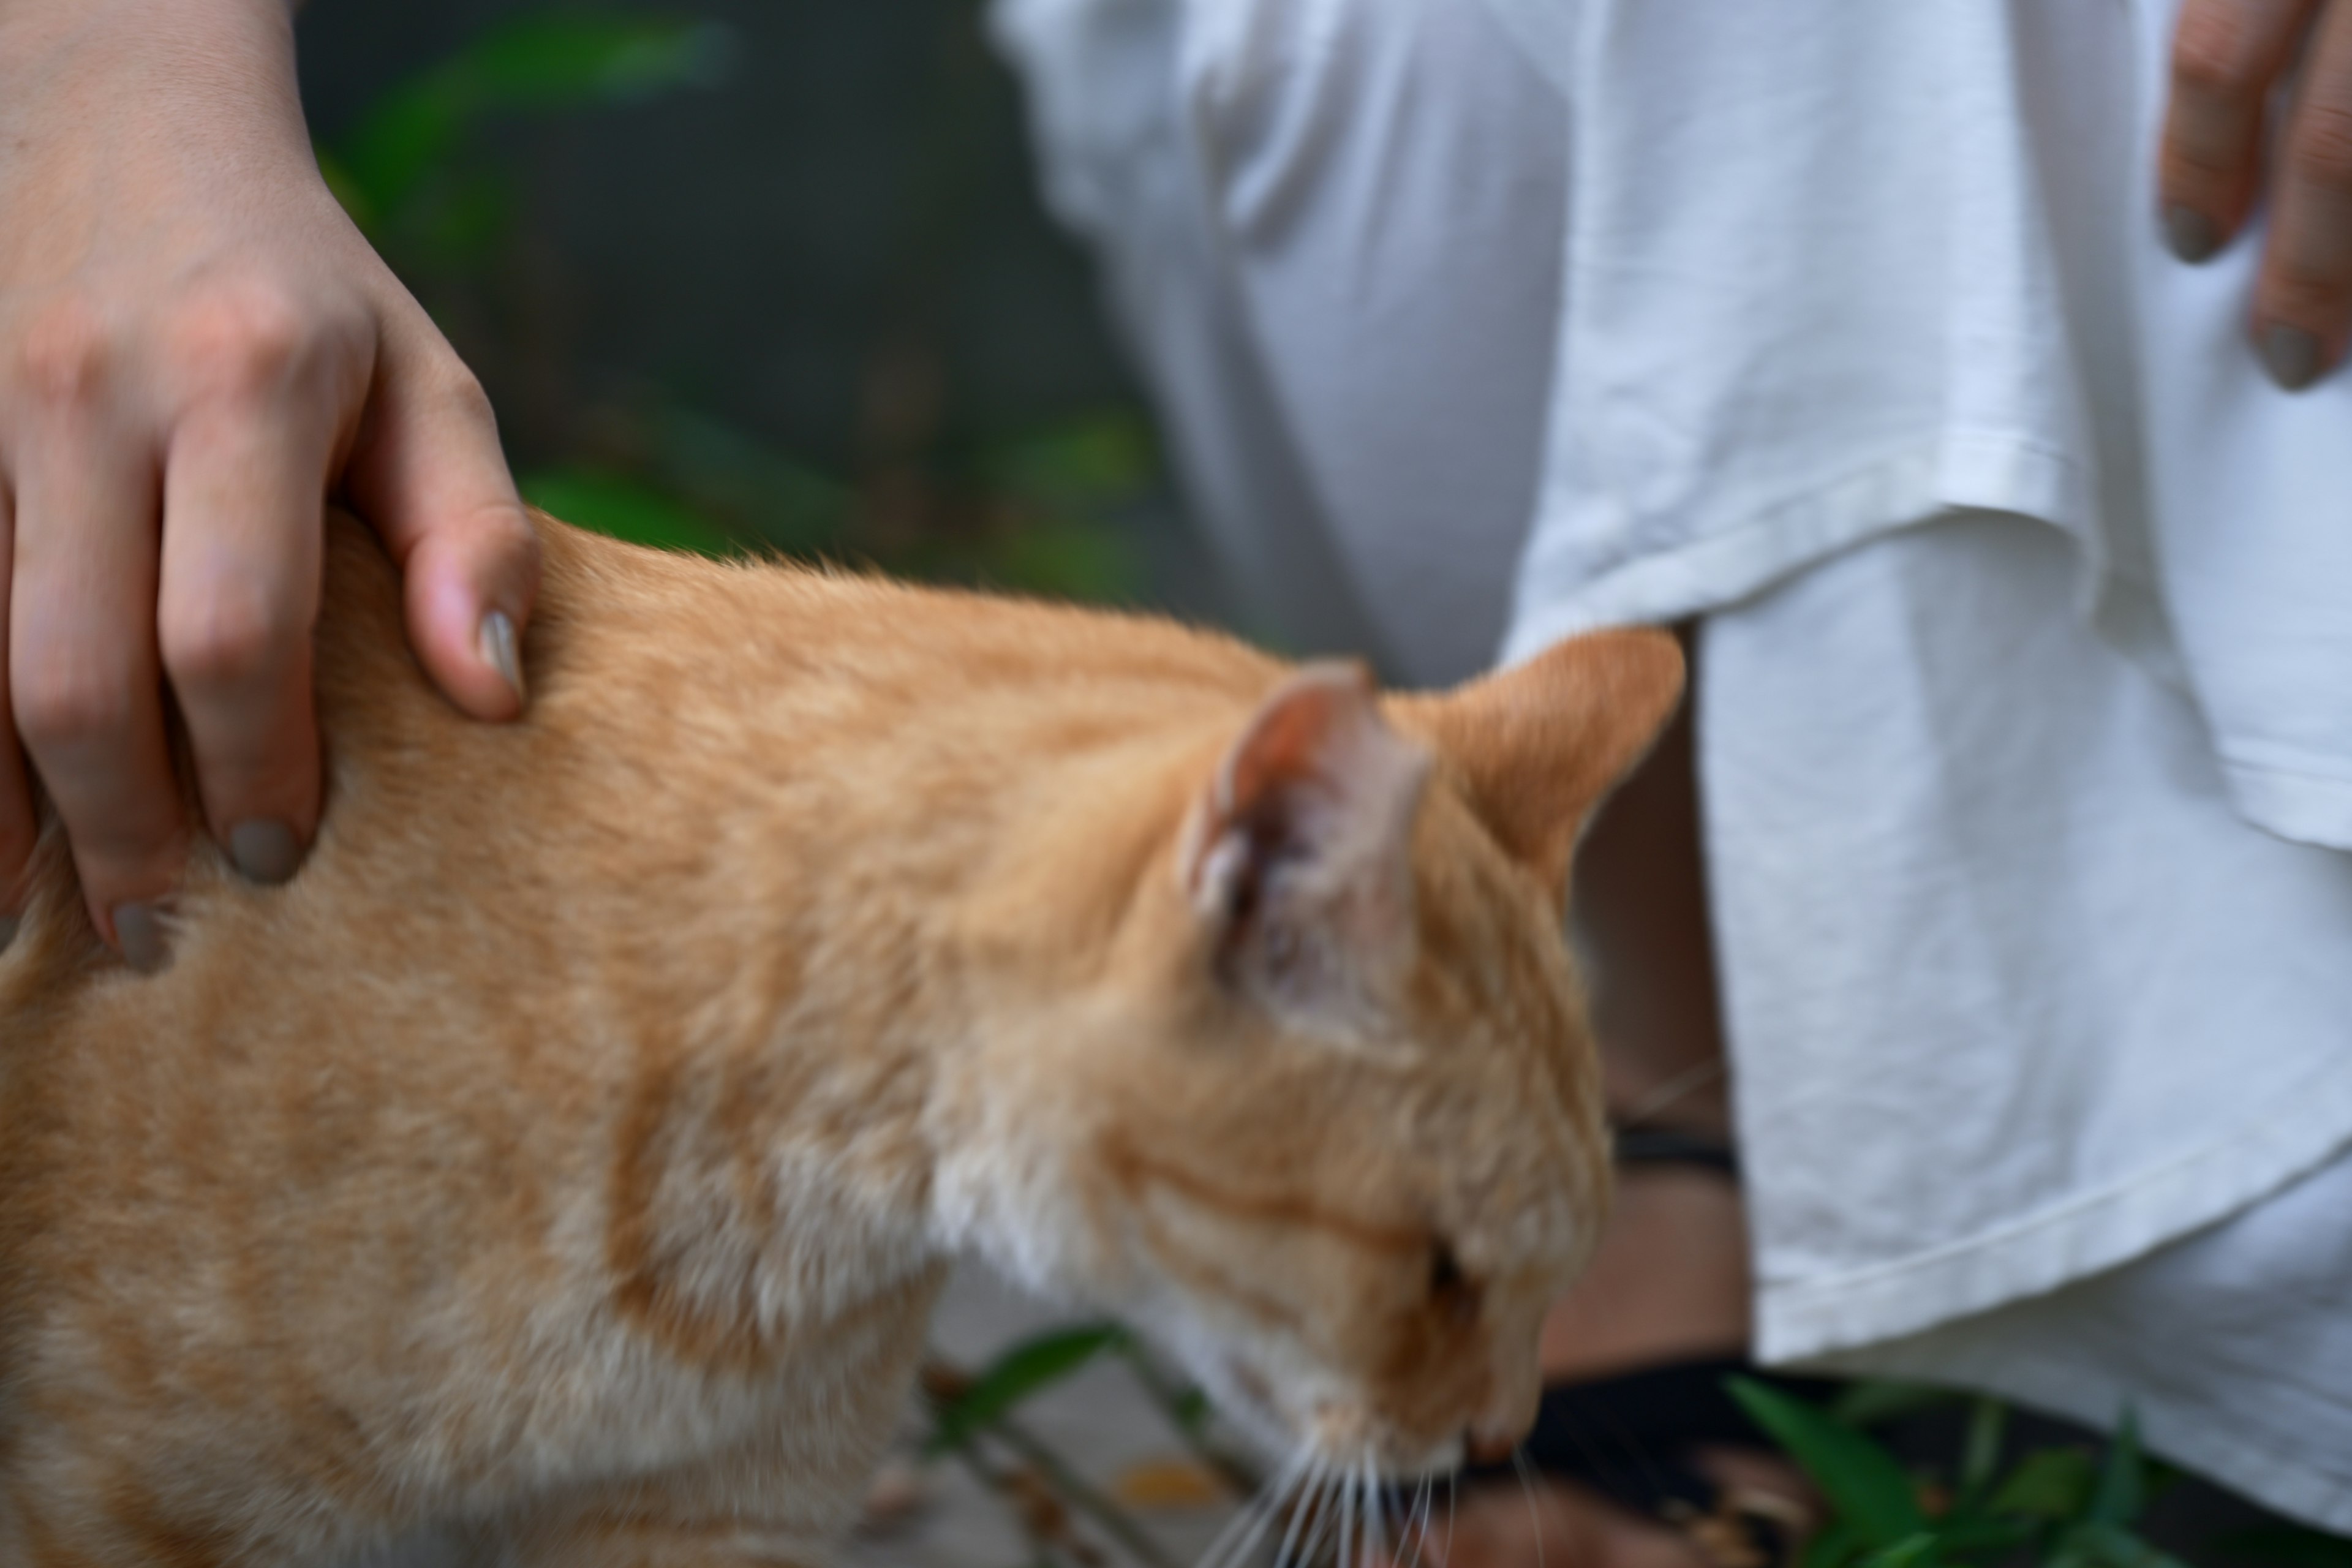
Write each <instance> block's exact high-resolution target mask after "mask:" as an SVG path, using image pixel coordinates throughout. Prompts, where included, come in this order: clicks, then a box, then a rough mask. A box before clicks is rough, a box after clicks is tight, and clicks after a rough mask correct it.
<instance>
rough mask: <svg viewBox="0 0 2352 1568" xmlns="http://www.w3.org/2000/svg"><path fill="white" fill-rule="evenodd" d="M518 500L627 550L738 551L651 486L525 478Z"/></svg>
mask: <svg viewBox="0 0 2352 1568" xmlns="http://www.w3.org/2000/svg"><path fill="white" fill-rule="evenodd" d="M520 488H521V489H522V496H523V500H527V501H529V502H530V504H531V505H533V506H535V507H538V508H540V509H541V510H545V511H549V512H552V513H553V514H554V515H555V516H557V517H560V518H562V520H563V521H566V522H570V523H576V524H577V525H579V526H580V527H582V528H586V529H593V530H594V531H596V532H598V533H604V534H610V535H611V536H612V537H613V538H614V539H625V540H627V541H628V542H630V543H632V544H645V545H650V546H652V547H653V548H654V549H656V550H678V551H686V552H691V553H693V554H697V555H732V554H737V553H740V548H741V547H740V545H739V544H738V543H737V542H735V541H734V540H733V539H732V538H730V537H729V536H728V534H727V533H726V532H725V531H722V530H720V529H719V528H716V527H714V526H712V525H711V524H710V523H709V521H705V520H704V519H703V518H702V517H701V516H699V515H698V514H697V513H696V512H695V511H693V510H691V509H689V508H688V507H686V506H683V505H681V504H679V503H678V502H677V501H676V500H672V499H671V498H670V497H668V496H667V495H665V494H663V493H662V492H661V491H659V490H657V489H654V488H653V487H651V486H650V485H646V484H641V483H639V482H638V481H637V480H635V479H628V478H625V477H624V476H622V475H619V474H612V473H606V472H604V471H602V470H600V469H595V468H548V469H542V470H541V471H540V472H537V473H532V474H526V475H524V476H522V478H521V479H520Z"/></svg>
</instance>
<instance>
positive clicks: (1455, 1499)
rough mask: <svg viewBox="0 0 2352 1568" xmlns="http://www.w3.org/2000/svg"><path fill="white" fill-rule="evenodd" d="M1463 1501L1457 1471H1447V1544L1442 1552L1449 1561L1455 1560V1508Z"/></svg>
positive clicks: (1446, 1560)
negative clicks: (1456, 1475)
mask: <svg viewBox="0 0 2352 1568" xmlns="http://www.w3.org/2000/svg"><path fill="white" fill-rule="evenodd" d="M1461 1501H1462V1498H1461V1492H1460V1488H1459V1484H1458V1482H1457V1480H1456V1477H1455V1472H1454V1471H1452V1470H1448V1471H1446V1472H1445V1545H1444V1549H1443V1551H1442V1552H1441V1555H1442V1556H1443V1558H1444V1561H1445V1562H1447V1563H1451V1562H1453V1561H1454V1510H1455V1509H1456V1508H1457V1507H1458V1506H1460V1504H1461Z"/></svg>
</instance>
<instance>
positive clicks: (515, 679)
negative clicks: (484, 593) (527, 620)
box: [482, 610, 530, 702]
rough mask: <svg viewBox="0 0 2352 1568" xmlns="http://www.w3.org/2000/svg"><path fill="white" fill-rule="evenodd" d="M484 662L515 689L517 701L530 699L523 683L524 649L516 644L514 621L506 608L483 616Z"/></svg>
mask: <svg viewBox="0 0 2352 1568" xmlns="http://www.w3.org/2000/svg"><path fill="white" fill-rule="evenodd" d="M482 662H484V663H485V664H488V666H489V667H490V668H492V669H495V670H497V671H498V672H499V679H502V680H504V681H505V682H506V683H507V684H508V685H509V686H510V687H512V688H513V689H514V694H515V700H516V701H517V702H521V701H525V700H528V699H529V696H530V693H529V691H528V690H527V689H525V688H524V686H523V683H522V650H521V649H520V647H517V646H516V644H515V629H514V623H513V622H512V621H510V620H509V619H507V613H506V612H505V611H504V610H492V611H491V612H490V613H489V614H488V615H487V616H483V617H482Z"/></svg>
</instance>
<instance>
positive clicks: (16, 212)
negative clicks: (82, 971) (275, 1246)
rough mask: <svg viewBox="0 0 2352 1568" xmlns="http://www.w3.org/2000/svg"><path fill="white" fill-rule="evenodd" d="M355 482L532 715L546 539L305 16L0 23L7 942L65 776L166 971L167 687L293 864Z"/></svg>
mask: <svg viewBox="0 0 2352 1568" xmlns="http://www.w3.org/2000/svg"><path fill="white" fill-rule="evenodd" d="M330 492H340V493H341V495H343V496H344V497H346V498H347V499H348V500H350V502H351V503H352V505H353V507H354V508H355V509H356V510H359V511H361V512H362V513H363V514H364V515H365V516H366V517H367V518H368V519H369V520H371V521H372V522H373V525H374V527H375V528H376V530H377V531H378V532H379V533H380V535H381V536H382V537H383V541H384V542H385V543H386V545H387V546H388V547H389V548H390V550H391V551H392V552H393V554H394V557H395V558H396V559H397V560H398V561H399V562H400V563H402V565H403V568H404V576H405V582H406V588H405V593H406V617H407V629H408V635H409V638H410V640H411V641H412V642H413V643H414V645H415V649H416V652H417V656H418V658H420V659H421V660H422V661H423V663H424V665H425V668H426V669H427V670H428V671H429V672H430V673H431V674H432V676H433V678H434V679H435V681H436V683H437V684H438V685H439V686H440V687H441V689H443V691H444V692H445V693H446V695H447V696H448V698H449V699H450V700H452V701H454V702H455V703H456V704H457V706H458V707H459V708H460V709H462V710H465V711H466V712H467V713H470V714H472V715H473V716H475V717H477V718H480V719H491V720H496V719H504V718H509V717H511V716H513V715H514V714H515V713H517V712H518V711H520V708H521V705H522V692H521V689H520V679H519V675H518V666H517V663H516V656H515V651H514V650H515V647H516V639H517V638H518V637H519V636H520V632H521V629H522V626H523V624H524V622H525V620H526V618H527V617H528V616H529V615H530V608H531V602H532V598H533V595H534V593H535V591H536V584H537V572H538V563H537V556H536V545H535V542H534V540H533V537H532V535H531V532H530V527H529V524H528V522H527V521H526V519H525V517H524V514H523V510H522V507H521V503H520V500H519V499H518V498H517V496H516V494H515V489H514V484H513V481H512V479H510V478H509V475H508V473H507V468H506V464H505V460H504V458H503V457H502V456H501V454H500V451H499V443H498V436H497V432H496V429H495V427H494V426H493V424H492V420H491V416H490V411H489V406H488V402H487V400H486V399H485V398H484V397H483V395H482V393H481V389H480V387H479V385H478V384H477V383H476V382H475V380H474V379H473V377H472V375H471V374H469V373H468V372H467V369H466V367H465V366H464V365H463V364H462V363H459V361H458V359H457V354H456V353H455V352H454V351H453V350H452V349H451V348H450V347H449V345H448V343H447V342H445V341H444V340H443V338H442V337H441V335H440V333H439V332H438V331H436V329H435V327H434V326H433V323H432V321H430V320H429V319H428V318H427V317H426V315H425V311H424V310H423V309H422V308H420V307H419V306H418V305H417V304H416V302H415V300H413V299H411V298H410V297H409V295H408V294H407V292H406V291H405V290H404V289H402V287H401V286H400V284H399V282H398V280H397V279H394V277H393V275H392V273H391V271H390V270H389V269H388V268H386V267H385V266H384V265H383V262H382V261H381V260H380V259H378V258H377V257H376V256H375V254H374V253H373V251H372V250H371V249H370V248H369V247H368V245H367V242H366V241H365V240H364V239H362V237H361V236H360V234H359V232H358V231H357V229H355V228H354V227H353V226H352V224H351V222H350V220H349V219H348V218H347V217H345V216H344V215H343V213H342V211H341V208H340V207H339V206H337V205H336V204H335V201H334V198H333V197H332V196H331V195H330V194H329V192H328V190H327V188H326V185H325V184H324V183H323V182H322V181H321V179H320V174H319V171H318V168H317V165H316V163H314V161H313V159H312V157H311V153H310V144H309V141H308V138H307V136H306V134H305V132H304V129H303V123H302V115H301V110H300V106H299V101H298V100H297V98H296V93H295V83H294V48H293V35H292V27H291V25H290V20H289V15H288V9H287V5H286V4H285V0H9V3H8V4H6V5H0V675H5V679H0V736H5V735H6V734H7V733H8V732H10V731H14V733H15V735H16V736H17V737H19V738H21V740H22V742H23V754H22V755H20V753H19V749H18V747H17V746H16V745H14V744H10V743H7V742H5V740H0V945H5V942H6V939H7V937H8V934H9V932H10V930H11V928H12V927H13V926H14V924H15V923H16V916H17V915H18V913H19V912H20V910H21V905H22V902H23V899H24V896H25V889H24V886H23V883H24V875H25V870H26V865H27V862H28V858H29V857H30V854H31V851H32V846H33V837H34V834H35V831H36V819H35V805H34V798H33V793H32V784H33V780H34V779H36V778H37V779H38V781H39V784H40V785H41V787H42V788H43V789H44V790H45V792H46V793H47V797H48V799H49V800H50V801H51V802H52V803H53V804H54V805H55V807H56V809H57V812H58V816H59V817H60V818H61V819H62V821H63V823H64V826H65V828H66V831H67V833H68V836H69V837H70V838H71V840H72V844H73V850H74V858H75V863H76V865H77V867H78V868H79V872H80V879H81V885H82V888H83V889H84V891H85V896H86V898H87V900H88V901H89V910H90V916H91V919H92V921H94V922H95V923H96V925H97V928H98V930H99V931H100V933H101V934H102V935H103V936H104V937H105V938H106V939H107V940H108V941H109V942H112V943H113V944H114V945H115V946H116V947H117V948H118V949H120V950H121V952H122V953H123V955H124V957H125V958H127V959H128V960H130V961H131V963H132V964H133V965H134V966H137V967H140V968H152V967H153V966H154V965H155V964H157V963H160V962H161V960H162V958H163V928H162V925H161V923H160V922H159V921H158V918H157V915H158V909H159V905H160V904H161V901H162V900H165V899H167V898H168V897H169V896H170V894H171V893H172V890H173V887H174V885H175V884H176V883H177V881H178V879H179V878H180V875H181V869H182V865H183V862H184V858H185V855H186V852H187V847H188V842H189V838H188V836H189V831H190V828H189V824H188V816H189V810H188V806H187V805H186V803H185V802H186V797H185V795H184V792H183V790H182V789H181V787H180V786H179V784H177V783H176V782H175V780H174V777H173V755H172V750H171V742H170V741H169V739H168V738H167V731H166V728H165V704H164V689H165V687H166V685H167V684H168V687H169V689H170V692H171V695H172V698H173V700H174V701H176V703H177V705H178V710H179V713H180V716H181V718H182V719H183V721H184V723H185V727H186V731H187V736H188V744H189V750H190V752H192V753H193V762H194V785H195V790H196V793H197V795H198V798H199V802H200V805H201V809H202V815H203V817H204V820H205V824H206V826H208V827H209V828H210V830H211V832H212V833H213V835H214V836H215V837H216V838H217V839H218V840H219V842H220V843H221V844H222V845H223V846H224V847H226V849H227V850H228V851H229V853H230V856H231V858H232V859H233V860H234V862H235V863H236V866H237V868H239V870H241V871H242V872H243V873H244V874H245V875H246V876H247V877H248V878H251V879H255V880H257V881H265V882H267V881H280V880H283V879H287V878H289V877H290V876H292V875H293V873H294V871H295V868H296V867H297V866H298V865H299V862H300V860H301V858H302V856H303V854H304V852H305V849H306V847H307V846H308V844H309V843H310V837H311V836H312V834H313V832H314V831H315V829H316V826H317V823H318V818H319V809H320V787H319V779H320V767H319V740H318V731H317V726H316V721H315V719H314V716H313V705H312V700H311V689H310V660H311V641H310V633H311V626H312V623H313V621H314V619H315V618H316V616H317V614H318V606H319V593H320V550H321V545H320V537H321V532H320V531H321V526H322V509H323V506H324V502H325V498H326V497H327V495H328V494H329V493H330ZM27 762H29V764H30V766H29V768H28V767H27V766H26V763H27Z"/></svg>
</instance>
